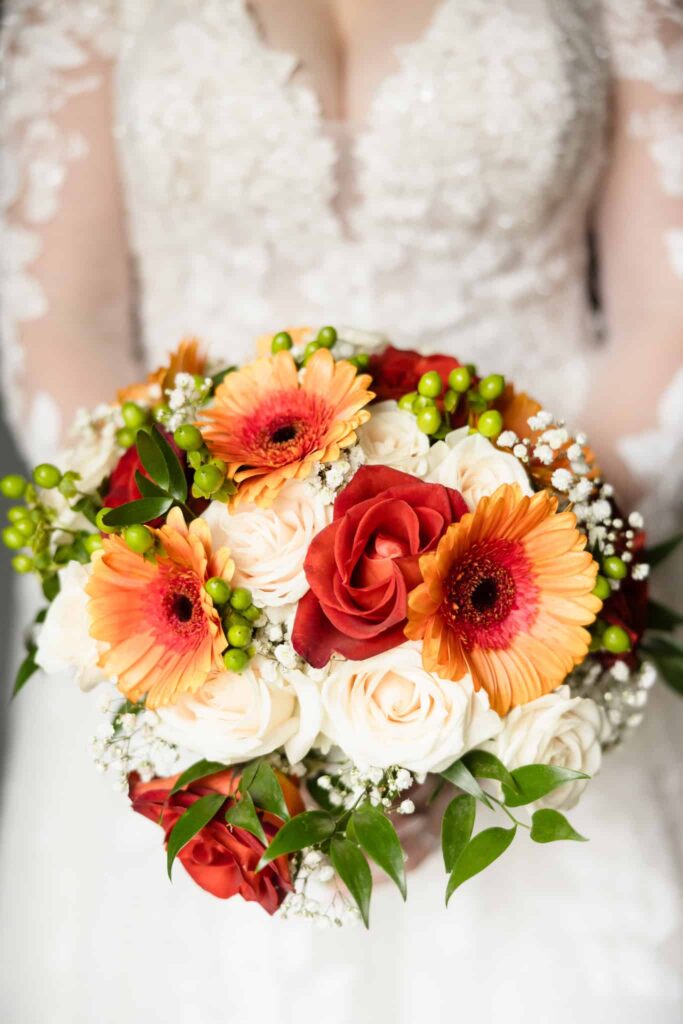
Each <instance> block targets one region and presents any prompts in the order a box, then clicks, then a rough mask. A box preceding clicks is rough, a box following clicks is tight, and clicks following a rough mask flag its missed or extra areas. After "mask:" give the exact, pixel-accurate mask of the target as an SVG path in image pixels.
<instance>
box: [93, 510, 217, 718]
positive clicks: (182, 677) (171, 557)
mask: <svg viewBox="0 0 683 1024" xmlns="http://www.w3.org/2000/svg"><path fill="white" fill-rule="evenodd" d="M154 532H155V533H156V535H157V540H158V542H159V552H160V553H159V554H158V555H157V556H156V557H155V558H154V559H147V558H144V557H143V556H142V555H138V554H136V553H135V552H133V551H131V550H130V548H128V546H127V545H126V543H125V541H123V540H122V539H121V537H118V536H114V535H112V536H109V537H105V539H104V541H103V547H102V550H101V551H99V552H97V554H96V556H95V557H94V559H93V571H92V576H91V578H90V580H89V582H88V586H87V593H88V595H89V598H90V601H89V605H88V612H89V616H90V633H91V635H92V636H93V637H95V638H96V639H98V640H101V641H103V642H104V643H106V644H107V648H106V650H105V651H104V653H103V654H102V655H101V658H100V665H101V667H102V668H103V669H104V671H105V672H106V673H107V675H110V676H112V677H115V678H116V679H117V680H118V686H119V689H120V690H121V692H122V693H124V694H125V695H126V696H127V697H129V698H130V699H131V700H140V699H141V698H143V697H145V699H146V703H147V705H148V707H150V708H155V707H159V706H161V705H162V704H169V703H173V702H174V701H175V700H176V699H177V697H178V696H179V695H180V694H181V693H185V692H190V693H191V692H193V691H195V690H197V689H199V687H200V686H202V685H203V683H204V682H205V681H206V679H207V677H208V675H209V674H210V672H212V671H215V670H216V671H220V670H221V669H222V668H223V662H222V657H221V655H222V652H223V651H224V650H225V647H226V646H227V642H226V639H225V635H224V633H223V627H222V624H221V620H220V616H219V614H218V612H217V610H216V609H215V608H214V606H213V602H212V600H211V598H210V597H209V595H208V594H207V592H206V590H205V588H204V584H205V582H206V580H207V579H208V578H209V577H210V576H221V577H222V578H223V579H225V580H228V581H229V580H230V579H231V578H232V575H233V572H234V563H233V561H232V559H231V558H230V553H229V551H228V550H227V549H226V548H220V549H218V551H216V552H212V550H211V533H210V530H209V527H208V524H207V523H206V522H205V521H204V520H202V519H195V520H193V521H192V522H191V523H190V524H189V525H188V524H187V523H186V522H185V519H184V517H183V514H182V512H181V511H180V509H178V508H174V509H172V510H171V512H169V514H168V517H167V519H166V523H165V525H164V526H162V527H161V528H160V529H158V530H155V531H154Z"/></svg>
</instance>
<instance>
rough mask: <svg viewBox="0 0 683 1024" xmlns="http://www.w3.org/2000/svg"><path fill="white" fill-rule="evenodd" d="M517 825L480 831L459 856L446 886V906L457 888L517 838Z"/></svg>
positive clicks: (499, 854) (485, 866) (492, 860)
mask: <svg viewBox="0 0 683 1024" xmlns="http://www.w3.org/2000/svg"><path fill="white" fill-rule="evenodd" d="M516 832H517V826H516V825H513V827H512V828H497V827H494V828H487V829H484V831H483V832H478V833H477V835H476V836H474V838H473V839H470V841H469V843H468V844H467V846H466V847H465V849H464V850H463V851H462V853H461V854H460V856H459V857H458V859H457V861H456V862H455V865H454V867H453V870H452V871H451V877H450V878H449V879H448V885H447V887H446V906H448V901H449V900H450V898H451V896H452V895H453V893H454V892H455V890H456V889H457V888H458V887H459V886H461V885H462V883H463V882H466V881H467V880H468V879H469V878H472V877H473V876H474V875H478V874H479V872H480V871H483V870H484V868H487V867H488V866H489V864H492V863H493V862H494V860H497V859H498V857H500V856H501V854H503V853H505V851H506V850H507V848H508V846H509V845H510V843H511V842H512V840H513V839H514V838H515V833H516Z"/></svg>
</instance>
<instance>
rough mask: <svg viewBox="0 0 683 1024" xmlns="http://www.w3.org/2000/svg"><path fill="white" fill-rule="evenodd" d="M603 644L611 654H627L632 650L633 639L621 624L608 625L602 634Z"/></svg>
mask: <svg viewBox="0 0 683 1024" xmlns="http://www.w3.org/2000/svg"><path fill="white" fill-rule="evenodd" d="M602 646H603V647H604V648H605V650H606V651H609V653H610V654H625V653H626V652H627V651H630V650H631V639H630V637H629V635H628V633H627V632H626V630H625V629H622V628H621V626H608V627H607V629H606V630H605V632H604V633H603V634H602Z"/></svg>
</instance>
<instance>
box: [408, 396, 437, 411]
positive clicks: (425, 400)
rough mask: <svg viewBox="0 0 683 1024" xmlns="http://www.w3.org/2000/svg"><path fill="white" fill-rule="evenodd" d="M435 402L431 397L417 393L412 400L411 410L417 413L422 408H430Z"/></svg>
mask: <svg viewBox="0 0 683 1024" xmlns="http://www.w3.org/2000/svg"><path fill="white" fill-rule="evenodd" d="M435 404H436V403H435V402H434V399H433V398H429V397H428V396H427V395H418V396H417V398H416V399H415V401H414V402H413V412H414V413H415V414H416V415H417V413H419V412H420V411H421V410H422V409H431V408H433V407H434V405H435Z"/></svg>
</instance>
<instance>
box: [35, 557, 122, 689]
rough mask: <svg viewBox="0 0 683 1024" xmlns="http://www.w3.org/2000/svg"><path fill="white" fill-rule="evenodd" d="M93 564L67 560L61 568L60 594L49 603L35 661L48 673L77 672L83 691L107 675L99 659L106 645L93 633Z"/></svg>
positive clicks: (104, 678)
mask: <svg viewBox="0 0 683 1024" xmlns="http://www.w3.org/2000/svg"><path fill="white" fill-rule="evenodd" d="M90 571H91V570H90V566H89V565H81V563H80V562H68V563H67V565H65V566H64V568H63V569H60V570H59V584H60V588H59V593H58V594H57V596H56V597H55V599H54V601H53V602H52V604H51V605H50V608H49V610H48V613H47V616H46V618H45V621H44V623H43V625H42V626H41V629H40V633H39V635H38V650H37V652H36V662H37V664H38V665H40V667H41V668H42V669H43V671H44V672H46V673H47V674H48V675H57V674H58V673H60V672H67V671H68V672H72V673H75V676H76V680H77V682H78V684H79V686H80V688H81V689H82V690H91V689H92V688H93V686H97V684H98V683H103V682H105V681H106V679H107V677H106V676H105V675H104V674H103V673H102V671H101V670H100V669H99V668H98V665H97V662H98V660H99V657H100V654H101V653H102V651H104V650H106V648H107V645H106V644H104V643H101V642H100V641H98V640H94V639H93V638H92V637H91V636H90V622H89V619H88V595H87V594H86V592H85V587H86V584H87V582H88V579H89V578H90Z"/></svg>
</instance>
